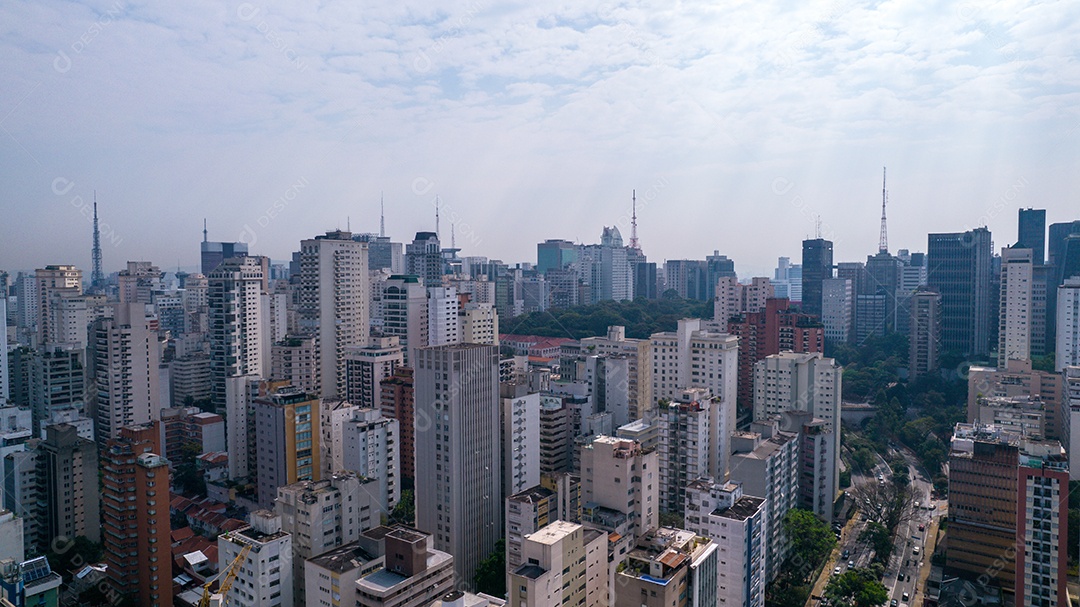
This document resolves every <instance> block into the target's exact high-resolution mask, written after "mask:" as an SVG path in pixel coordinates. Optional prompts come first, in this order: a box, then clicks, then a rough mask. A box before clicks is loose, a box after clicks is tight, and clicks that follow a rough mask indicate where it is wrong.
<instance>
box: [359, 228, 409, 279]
mask: <svg viewBox="0 0 1080 607" xmlns="http://www.w3.org/2000/svg"><path fill="white" fill-rule="evenodd" d="M353 240H355V241H357V242H366V243H367V246H368V269H369V270H386V271H388V272H390V273H391V274H400V273H402V272H404V271H405V257H404V256H403V254H402V244H401V243H400V242H390V237H389V236H381V235H379V234H353Z"/></svg>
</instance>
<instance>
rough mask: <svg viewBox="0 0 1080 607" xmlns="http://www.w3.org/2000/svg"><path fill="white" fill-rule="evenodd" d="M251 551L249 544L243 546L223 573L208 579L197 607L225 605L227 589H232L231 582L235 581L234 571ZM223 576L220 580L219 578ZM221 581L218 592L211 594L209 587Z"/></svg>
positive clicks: (220, 606) (219, 606)
mask: <svg viewBox="0 0 1080 607" xmlns="http://www.w3.org/2000/svg"><path fill="white" fill-rule="evenodd" d="M249 550H251V544H245V545H244V547H243V549H241V550H240V554H238V555H236V558H235V559H233V562H231V563H229V566H228V567H226V568H225V571H222V572H221V573H219V574H217V576H215V577H212V578H210V579H209V580H207V581H206V583H205V584H203V589H202V598H201V599H199V607H211V606H213V607H222V606H223V605H225V597H226V596H227V595H228V594H229V588H232V585H233V582H234V581H235V580H236V570H237V568H239V567H240V564H241V563H243V562H244V558H245V557H246V556H247V553H248V551H249ZM223 575H224V576H225V577H224V578H222V577H221V576H223ZM219 578H220V579H221V586H219V587H218V591H217V592H214V593H211V592H210V586H212V585H213V584H214V582H215V581H217V580H218V579H219Z"/></svg>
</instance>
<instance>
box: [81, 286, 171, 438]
mask: <svg viewBox="0 0 1080 607" xmlns="http://www.w3.org/2000/svg"><path fill="white" fill-rule="evenodd" d="M92 336H93V341H92V343H91V346H90V348H91V350H92V357H93V360H92V365H93V372H94V390H93V392H92V398H93V399H94V400H93V403H94V411H95V431H96V434H97V440H98V443H99V444H105V441H106V440H109V439H115V438H119V436H120V434H119V432H120V428H123V427H124V426H133V425H135V424H145V423H149V422H151V421H154V420H157V419H159V418H160V412H161V408H162V399H161V390H162V389H163V388H164V389H166V390H167V389H168V388H167V386H166V387H163V386H161V385H160V384H161V382H160V376H159V374H158V367H159V366H160V365H161V343H160V342H159V341H158V332H157V319H155V318H151V317H147V315H146V304H142V303H132V304H116V305H114V306H113V313H112V315H111V317H110V318H104V319H101V320H98V321H96V322H95V323H94V325H93V329H92Z"/></svg>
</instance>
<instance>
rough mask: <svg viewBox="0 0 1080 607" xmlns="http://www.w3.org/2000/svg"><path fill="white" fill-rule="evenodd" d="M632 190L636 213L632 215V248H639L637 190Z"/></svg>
mask: <svg viewBox="0 0 1080 607" xmlns="http://www.w3.org/2000/svg"><path fill="white" fill-rule="evenodd" d="M631 192H632V194H631V195H630V197H631V198H632V199H633V201H634V214H633V215H631V216H630V248H631V249H637V248H639V247H638V240H637V190H631Z"/></svg>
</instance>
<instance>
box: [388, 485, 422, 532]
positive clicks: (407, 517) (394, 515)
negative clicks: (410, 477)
mask: <svg viewBox="0 0 1080 607" xmlns="http://www.w3.org/2000/svg"><path fill="white" fill-rule="evenodd" d="M390 520H392V521H394V522H395V523H402V524H405V525H409V526H410V527H411V526H413V525H415V524H416V493H414V492H413V490H412V489H406V490H404V491H402V492H401V499H400V500H398V503H397V505H395V506H394V509H393V510H392V511H391V512H390Z"/></svg>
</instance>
